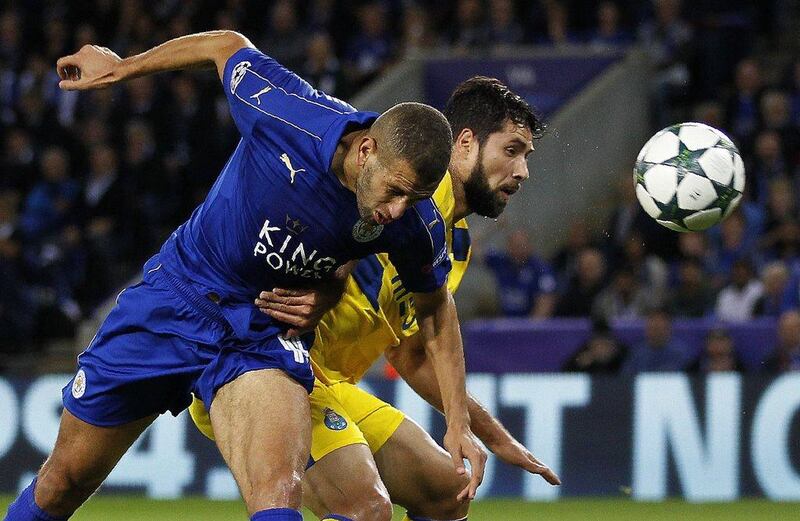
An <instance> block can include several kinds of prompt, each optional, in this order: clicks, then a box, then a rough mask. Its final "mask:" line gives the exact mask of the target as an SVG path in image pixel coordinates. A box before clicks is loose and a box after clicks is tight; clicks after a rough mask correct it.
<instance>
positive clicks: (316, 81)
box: [302, 32, 350, 98]
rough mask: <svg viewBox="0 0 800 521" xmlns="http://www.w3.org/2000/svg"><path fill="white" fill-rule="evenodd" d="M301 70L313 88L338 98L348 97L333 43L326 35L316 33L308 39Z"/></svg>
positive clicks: (345, 81) (345, 82)
mask: <svg viewBox="0 0 800 521" xmlns="http://www.w3.org/2000/svg"><path fill="white" fill-rule="evenodd" d="M302 70H303V77H304V78H305V79H306V80H307V81H308V82H309V83H311V84H312V85H313V86H314V88H316V89H319V90H321V91H324V92H326V93H329V94H330V95H331V96H336V97H338V98H346V97H347V96H349V95H350V93H349V92H348V88H347V80H345V76H344V73H343V72H342V68H341V66H340V64H339V60H338V59H337V58H336V55H335V54H334V53H333V42H331V39H330V36H328V34H327V33H322V32H318V33H314V34H312V35H311V37H309V39H308V44H307V45H306V56H305V63H304V64H303V69H302Z"/></svg>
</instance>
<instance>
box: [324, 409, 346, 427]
mask: <svg viewBox="0 0 800 521" xmlns="http://www.w3.org/2000/svg"><path fill="white" fill-rule="evenodd" d="M323 414H325V426H326V427H327V428H329V429H330V430H332V431H341V430H344V429H346V428H347V420H345V419H344V418H342V417H341V416H339V415H338V414H337V413H336V411H334V410H333V409H331V408H330V407H325V410H324V411H323Z"/></svg>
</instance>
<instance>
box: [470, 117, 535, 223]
mask: <svg viewBox="0 0 800 521" xmlns="http://www.w3.org/2000/svg"><path fill="white" fill-rule="evenodd" d="M532 150H533V136H532V135H531V132H530V130H529V129H528V128H527V127H523V126H520V125H517V124H515V123H513V122H511V121H509V122H507V123H506V125H505V127H504V128H503V129H502V130H500V131H498V132H495V133H493V134H490V135H489V136H488V137H487V138H486V140H485V142H484V143H482V144H481V145H480V148H479V149H478V157H477V159H476V161H475V165H474V166H473V167H472V171H471V172H470V175H469V177H468V178H467V180H466V182H465V183H464V194H465V196H466V199H467V204H468V205H469V208H470V210H472V211H473V212H475V213H477V214H478V215H483V216H484V217H497V216H499V215H500V214H501V213H503V210H505V208H506V204H508V200H509V199H510V198H511V196H512V195H514V194H515V193H516V192H517V190H519V188H520V186H521V184H522V182H523V181H525V180H526V179H527V178H528V176H529V172H528V163H527V155H528V154H529V153H530V152H531V151H532Z"/></svg>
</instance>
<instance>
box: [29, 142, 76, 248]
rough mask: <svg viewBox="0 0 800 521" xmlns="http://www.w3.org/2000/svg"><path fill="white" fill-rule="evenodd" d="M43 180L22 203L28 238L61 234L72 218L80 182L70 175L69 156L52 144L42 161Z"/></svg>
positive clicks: (34, 238)
mask: <svg viewBox="0 0 800 521" xmlns="http://www.w3.org/2000/svg"><path fill="white" fill-rule="evenodd" d="M39 167H40V170H41V180H40V181H39V182H37V183H36V184H35V185H34V186H33V188H32V189H31V191H30V192H29V193H28V196H27V198H26V199H25V203H24V204H23V209H22V215H21V218H20V229H21V232H22V235H23V237H24V238H25V240H27V241H34V242H35V241H36V240H38V239H41V238H42V237H43V236H44V235H48V234H58V233H60V231H61V228H62V227H63V226H64V225H66V224H67V222H68V221H69V220H70V218H71V217H72V212H73V211H74V208H75V205H76V203H77V200H78V196H79V193H80V185H79V184H78V182H77V181H76V180H75V179H73V178H72V177H71V176H70V170H69V168H70V165H69V156H68V155H67V152H66V151H65V150H64V149H63V148H60V147H49V148H47V149H46V150H45V151H44V152H43V153H42V158H41V160H40V162H39Z"/></svg>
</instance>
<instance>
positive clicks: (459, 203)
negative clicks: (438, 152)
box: [447, 161, 472, 223]
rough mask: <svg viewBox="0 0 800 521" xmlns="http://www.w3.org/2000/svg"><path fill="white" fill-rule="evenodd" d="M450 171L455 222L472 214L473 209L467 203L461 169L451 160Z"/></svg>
mask: <svg viewBox="0 0 800 521" xmlns="http://www.w3.org/2000/svg"><path fill="white" fill-rule="evenodd" d="M447 170H448V171H449V172H450V179H451V180H452V182H453V200H454V201H455V204H454V205H453V222H454V223H455V222H458V221H460V220H461V219H463V218H464V217H466V216H468V215H470V214H471V213H472V210H471V209H470V208H469V205H468V204H467V194H466V192H465V191H464V181H463V180H462V179H461V171H460V170H459V168H458V167H457V166H456V165H454V164H453V162H452V161H451V162H450V166H449V167H448V169H447Z"/></svg>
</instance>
